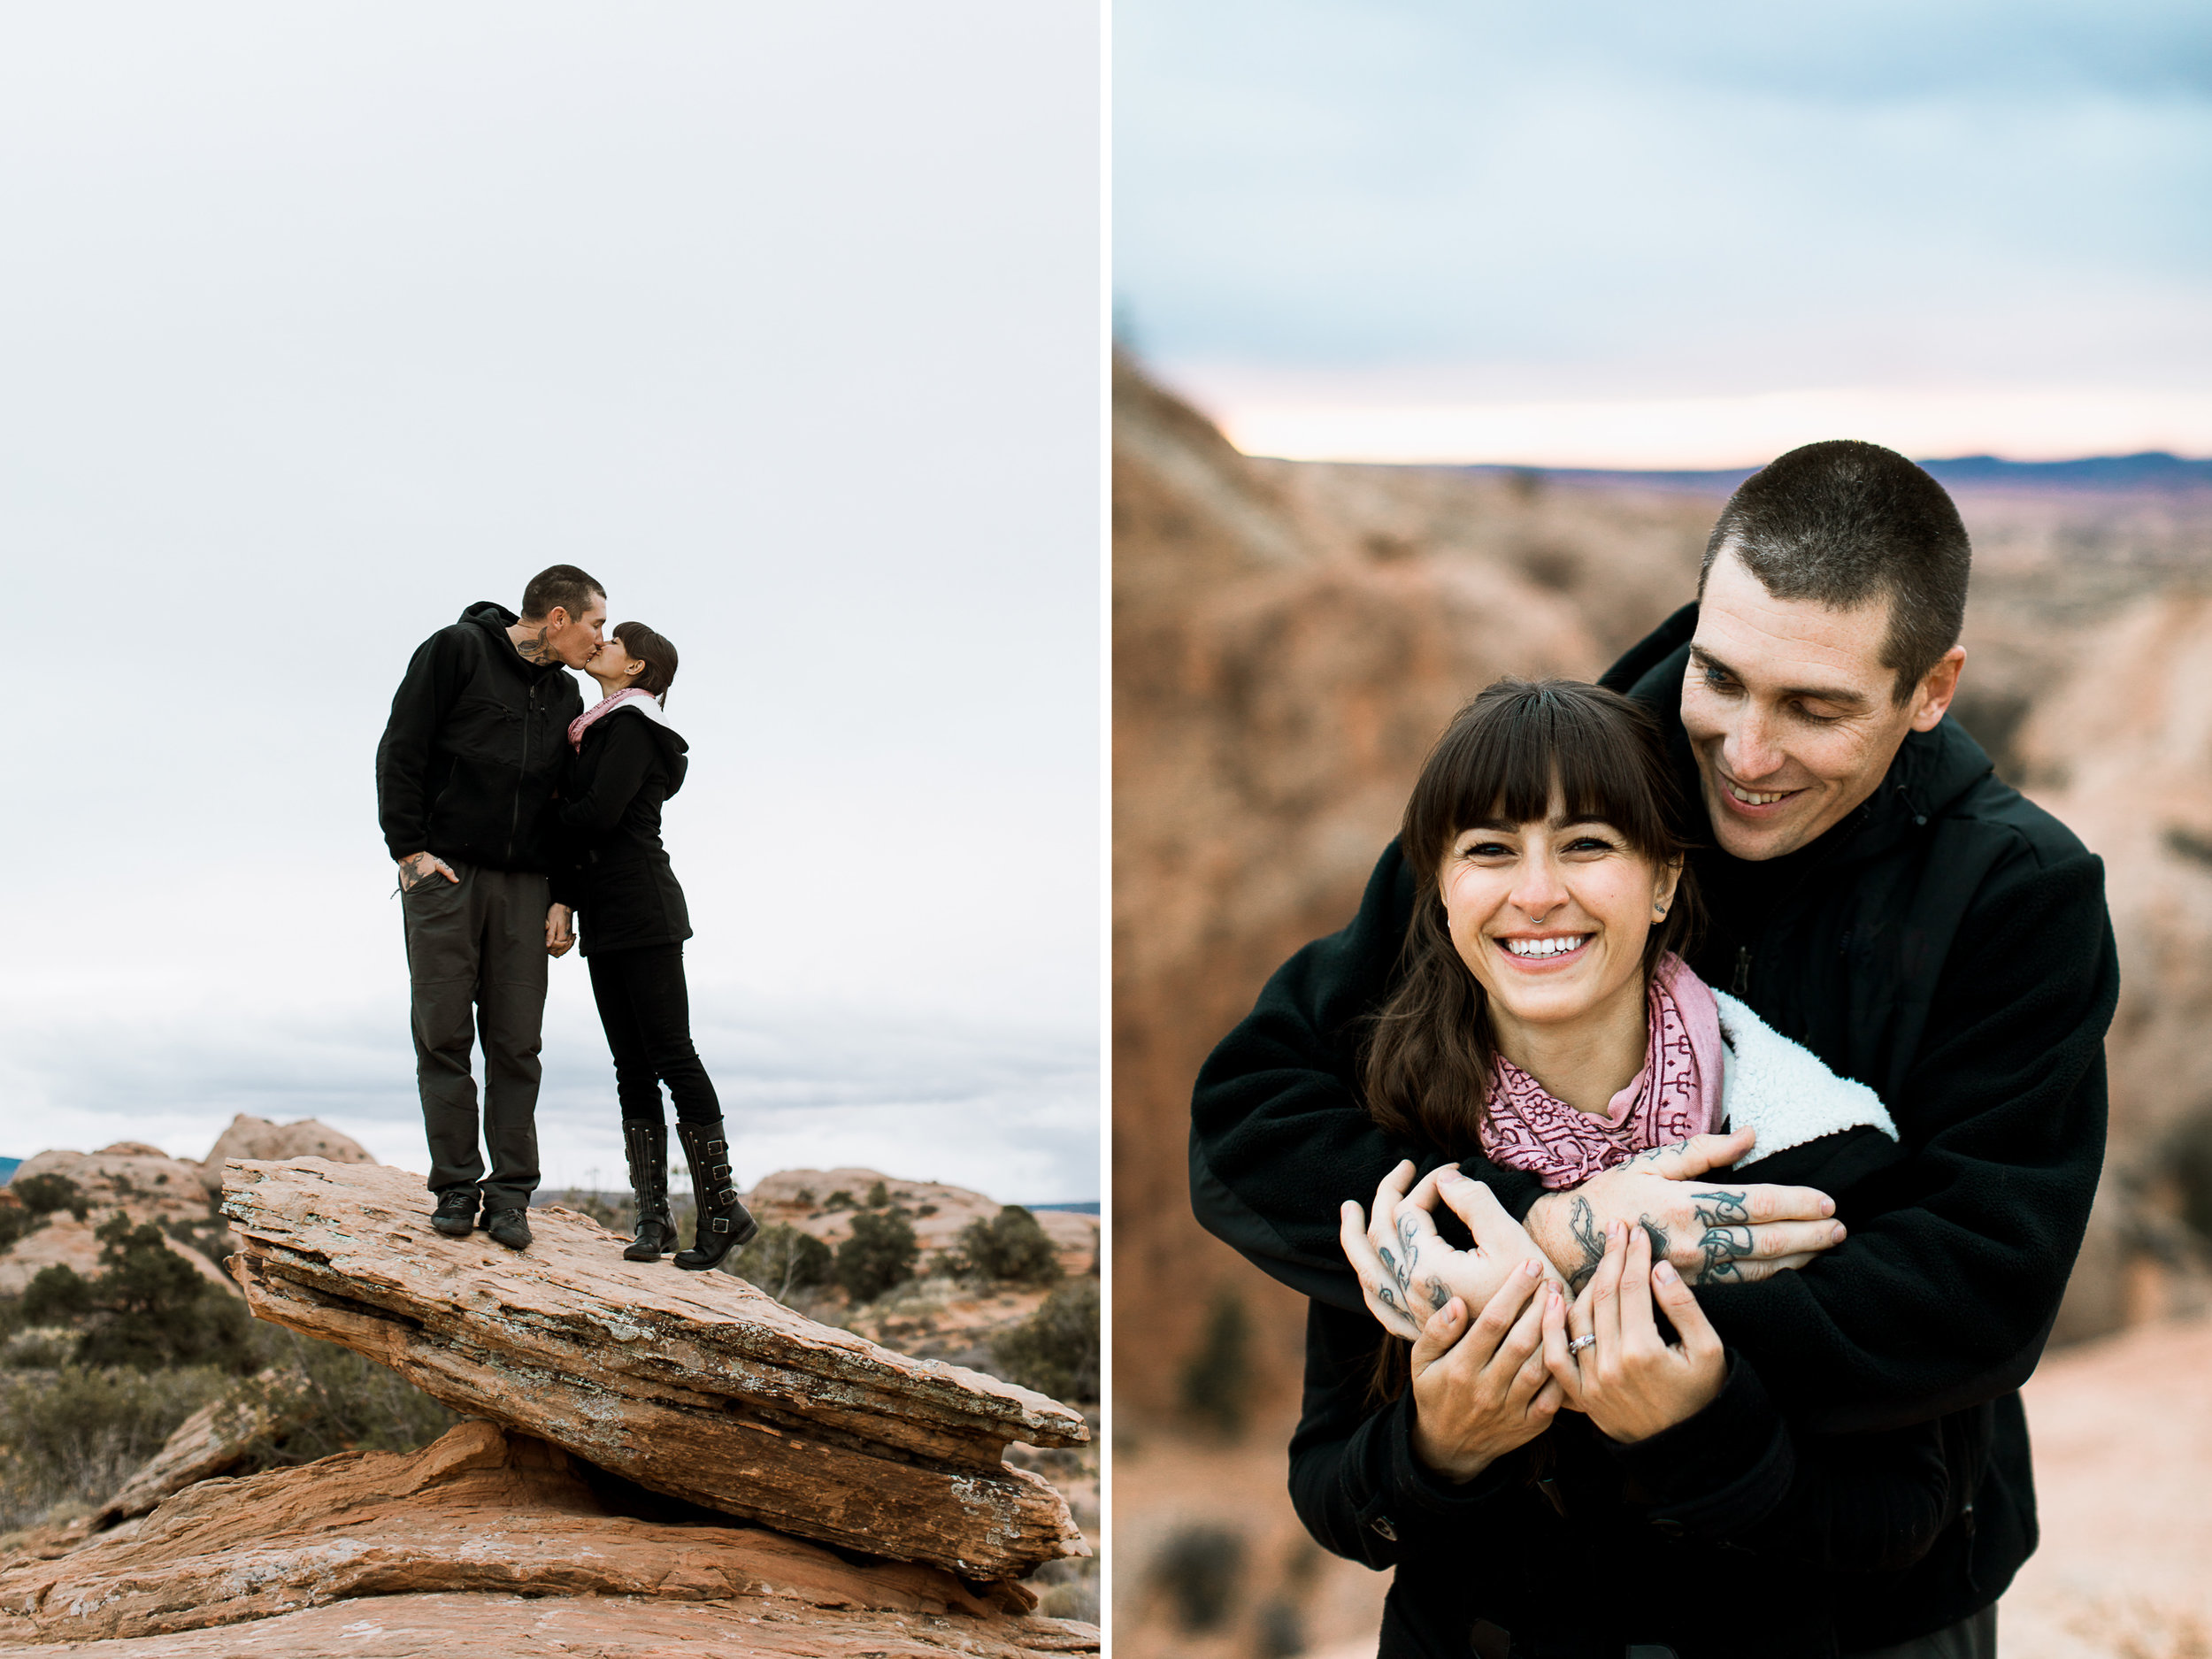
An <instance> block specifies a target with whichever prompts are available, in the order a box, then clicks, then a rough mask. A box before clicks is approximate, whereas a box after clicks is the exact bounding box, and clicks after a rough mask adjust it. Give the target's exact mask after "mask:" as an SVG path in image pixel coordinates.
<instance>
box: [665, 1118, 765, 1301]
mask: <svg viewBox="0 0 2212 1659" xmlns="http://www.w3.org/2000/svg"><path fill="white" fill-rule="evenodd" d="M676 1135H677V1138H678V1139H679V1140H680V1141H682V1142H683V1143H684V1158H685V1161H686V1162H687V1163H688V1164H690V1165H691V1194H692V1196H693V1198H694V1199H695V1200H696V1201H697V1202H698V1205H699V1236H698V1240H697V1241H696V1242H695V1243H694V1244H693V1245H692V1247H691V1248H689V1249H688V1250H679V1251H677V1252H676V1265H677V1266H679V1267H684V1268H689V1269H690V1270H691V1271H693V1272H702V1271H704V1270H706V1269H707V1268H710V1267H716V1266H719V1265H720V1263H721V1261H722V1258H723V1257H724V1256H727V1255H728V1254H729V1253H730V1252H731V1251H732V1250H734V1249H735V1248H737V1247H738V1246H739V1245H741V1244H743V1243H744V1242H745V1241H746V1240H748V1239H750V1238H751V1237H752V1236H753V1234H755V1233H758V1232H759V1231H760V1223H759V1222H757V1221H756V1220H754V1219H753V1215H752V1211H750V1210H747V1209H746V1208H745V1206H744V1204H743V1203H742V1202H740V1201H739V1199H738V1196H737V1188H736V1187H733V1186H732V1185H731V1184H730V1142H729V1139H728V1137H727V1136H726V1134H725V1133H724V1132H723V1128H722V1124H721V1121H720V1120H719V1119H717V1120H716V1121H715V1122H713V1123H710V1124H687V1123H684V1122H682V1121H679V1122H678V1123H677V1125H676Z"/></svg>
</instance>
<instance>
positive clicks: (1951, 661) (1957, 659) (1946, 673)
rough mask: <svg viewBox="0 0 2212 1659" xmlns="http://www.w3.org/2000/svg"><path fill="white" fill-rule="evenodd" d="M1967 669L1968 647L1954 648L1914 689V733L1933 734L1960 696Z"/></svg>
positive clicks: (1946, 653) (1943, 656)
mask: <svg viewBox="0 0 2212 1659" xmlns="http://www.w3.org/2000/svg"><path fill="white" fill-rule="evenodd" d="M1965 666H1966V647H1964V646H1963V645H1954V646H1953V647H1952V648H1951V649H1949V650H1947V651H1946V652H1944V653H1943V655H1942V657H1940V658H1939V660H1938V661H1937V663H1936V665H1935V666H1934V667H1933V668H1931V669H1930V670H1929V671H1928V672H1926V673H1925V674H1923V675H1922V676H1921V677H1920V684H1919V685H1918V686H1916V687H1914V688H1913V694H1912V695H1913V711H1912V729H1913V730H1914V731H1916V732H1932V731H1934V730H1935V728H1936V723H1937V722H1938V721H1939V720H1940V719H1942V718H1943V716H1944V712H1945V710H1947V709H1949V708H1950V706H1951V699H1952V698H1954V697H1955V696H1957V695H1959V671H1960V670H1961V669H1962V668H1964V667H1965Z"/></svg>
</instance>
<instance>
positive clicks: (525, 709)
mask: <svg viewBox="0 0 2212 1659" xmlns="http://www.w3.org/2000/svg"><path fill="white" fill-rule="evenodd" d="M537 707H538V688H537V687H535V686H533V687H530V695H529V696H528V697H527V698H526V699H525V700H524V702H523V705H522V757H521V759H519V760H518V761H517V762H516V763H515V805H514V810H513V811H512V812H511V813H510V814H509V815H508V818H507V866H508V868H509V869H512V868H513V867H514V862H515V841H516V838H517V837H518V836H519V835H520V834H521V833H522V779H523V774H524V773H525V772H528V771H529V769H530V717H531V716H532V715H533V714H534V713H535V712H537Z"/></svg>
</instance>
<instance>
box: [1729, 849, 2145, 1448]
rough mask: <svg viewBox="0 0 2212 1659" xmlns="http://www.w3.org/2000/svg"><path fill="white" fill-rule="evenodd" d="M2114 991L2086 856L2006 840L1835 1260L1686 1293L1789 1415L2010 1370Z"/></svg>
mask: <svg viewBox="0 0 2212 1659" xmlns="http://www.w3.org/2000/svg"><path fill="white" fill-rule="evenodd" d="M2118 995H2119V964H2118V956H2117V951H2116V947H2115V945H2114V943H2113V938H2112V926H2111V922H2110V920H2109V918H2108V917H2107V915H2106V913H2105V905H2104V868H2103V865H2102V864H2100V863H2099V862H2098V861H2097V859H2096V858H2094V857H2093V856H2091V855H2090V854H2088V853H2085V852H2077V853H2075V854H2074V855H2073V856H2068V857H2062V858H2058V859H2055V860H2052V861H2049V862H2046V861H2045V860H2044V859H2042V858H2040V857H2039V856H2035V855H2034V854H2032V852H2030V851H2029V850H2027V849H2022V851H2021V853H2020V855H2019V856H2017V857H2015V858H2013V859H2011V860H2009V861H2008V863H2007V864H2003V865H2001V866H2000V867H1999V868H1998V869H1997V870H1995V871H1994V872H1992V874H1991V875H1990V876H1989V878H1987V879H1986V880H1985V882H1984V884H1983V887H1982V889H1981V891H1980V892H1978V894H1977V895H1975V897H1974V900H1973V902H1972V903H1971V906H1970V910H1969V911H1968V914H1967V915H1966V917H1965V918H1963V919H1962V923H1961V925H1960V926H1959V928H1958V930H1957V933H1956V934H1955V937H1954V940H1953V943H1952V949H1951V954H1950V956H1949V958H1948V959H1947V962H1946V963H1945V964H1944V968H1943V972H1942V974H1941V977H1940V980H1939V989H1938V991H1937V994H1936V996H1935V999H1934V1001H1933V1002H1932V1004H1931V1007H1930V1010H1929V1015H1928V1019H1927V1023H1926V1025H1925V1028H1924V1032H1923V1034H1922V1038H1921V1041H1920V1042H1919V1045H1918V1047H1917V1049H1916V1056H1915V1058H1914V1060H1913V1063H1912V1064H1911V1065H1910V1067H1909V1071H1908V1072H1907V1075H1906V1081H1905V1084H1904V1086H1903V1087H1902V1089H1901V1091H1900V1092H1899V1093H1898V1094H1897V1095H1896V1097H1895V1098H1893V1099H1892V1100H1890V1101H1889V1102H1888V1104H1889V1107H1890V1110H1891V1113H1892V1115H1893V1117H1894V1118H1896V1120H1897V1122H1898V1124H1899V1125H1900V1127H1901V1131H1902V1132H1903V1133H1904V1136H1905V1144H1906V1147H1907V1148H1908V1150H1909V1153H1910V1156H1908V1157H1906V1158H1903V1159H1901V1160H1900V1161H1898V1162H1897V1163H1896V1164H1894V1165H1893V1166H1892V1167H1890V1168H1889V1169H1887V1170H1886V1171H1881V1172H1880V1173H1879V1174H1878V1175H1876V1176H1874V1177H1872V1178H1870V1179H1868V1180H1867V1181H1865V1182H1863V1183H1862V1184H1861V1185H1860V1187H1857V1188H1856V1189H1855V1190H1854V1191H1852V1192H1851V1193H1850V1194H1847V1195H1839V1205H1840V1206H1841V1208H1840V1209H1839V1215H1840V1216H1841V1218H1842V1219H1843V1220H1844V1221H1845V1222H1846V1223H1847V1225H1849V1227H1850V1229H1851V1236H1850V1239H1849V1240H1848V1241H1847V1243H1846V1244H1845V1245H1844V1246H1843V1247H1842V1248H1840V1249H1839V1250H1837V1251H1836V1252H1834V1253H1833V1254H1832V1255H1829V1256H1821V1257H1819V1258H1818V1259H1816V1260H1815V1261H1814V1262H1813V1263H1810V1264H1809V1265H1808V1266H1807V1267H1805V1268H1804V1269H1803V1270H1801V1271H1797V1272H1786V1273H1777V1274H1775V1275H1774V1276H1773V1277H1772V1278H1771V1279H1763V1280H1761V1281H1759V1282H1758V1283H1756V1284H1751V1285H1713V1286H1703V1287H1701V1288H1700V1290H1699V1292H1698V1300H1699V1302H1700V1303H1701V1305H1702V1306H1703V1308H1704V1310H1705V1311H1706V1314H1707V1317H1709V1318H1710V1319H1711V1320H1712V1322H1713V1325H1714V1328H1715V1329H1716V1330H1717V1331H1718V1332H1719V1333H1720V1334H1721V1337H1722V1340H1724V1341H1725V1342H1726V1343H1727V1344H1728V1345H1729V1346H1730V1347H1731V1348H1738V1349H1740V1351H1741V1352H1743V1353H1744V1354H1745V1355H1747V1356H1749V1357H1750V1358H1751V1359H1752V1360H1753V1361H1754V1362H1755V1363H1756V1364H1757V1365H1758V1367H1759V1371H1760V1374H1761V1376H1762V1377H1763V1379H1764V1380H1765V1382H1766V1384H1767V1386H1769V1387H1770V1388H1771V1389H1772V1390H1773V1391H1774V1393H1775V1394H1776V1396H1777V1397H1778V1398H1779V1399H1782V1400H1786V1401H1787V1402H1789V1404H1790V1409H1791V1411H1792V1413H1793V1415H1798V1414H1802V1415H1804V1416H1805V1417H1807V1418H1808V1419H1809V1421H1810V1422H1811V1424H1812V1425H1813V1426H1815V1427H1816V1428H1817V1429H1819V1430H1821V1431H1823V1432H1848V1431H1854V1430H1862V1429H1875V1428H1885V1427H1893V1426H1896V1425H1902V1424H1907V1423H1917V1422H1924V1421H1925V1420H1927V1419H1928V1418H1930V1417H1938V1416H1941V1415H1943V1414H1945V1413H1947V1412H1950V1411H1954V1410H1957V1409H1961V1408H1962V1407H1965V1406H1969V1405H1974V1404H1978V1403H1979V1402H1982V1401H1985V1400H1989V1399H1993V1398H1995V1397H1996V1396H1998V1395H2000V1394H2008V1393H2010V1392H2011V1391H2012V1390H2013V1389H2016V1388H2017V1387H2018V1386H2020V1385H2021V1384H2022V1383H2024V1382H2025V1381H2026V1380H2027V1378H2028V1375H2029V1373H2030V1372H2031V1371H2033V1370H2034V1369H2035V1364H2036V1361H2037V1360H2038V1359H2039V1357H2040V1356H2041V1354H2042V1350H2043V1340H2044V1338H2045V1337H2046V1336H2047V1335H2048V1333H2049V1332H2050V1327H2051V1322H2052V1320H2053V1319H2054V1318H2055V1317H2056V1315H2057V1311H2058V1304H2059V1298H2060V1296H2061V1295H2062V1294H2063V1292H2064V1290H2065V1288H2066V1278H2067V1274H2068V1273H2069V1271H2070V1270H2071V1268H2072V1266H2073V1262H2074V1256H2075V1252H2076V1251H2078V1249H2079V1248H2080V1247H2081V1239H2082V1233H2083V1231H2084V1229H2085V1227H2086V1226H2087V1225H2088V1217H2089V1205H2090V1201H2091V1200H2092V1199H2093V1198H2094V1197H2095V1195H2096V1190H2097V1177H2098V1172H2099V1171H2100V1170H2101V1167H2102V1165H2103V1160H2104V1133H2105V1072H2104V1033H2105V1028H2106V1026H2107V1025H2109V1024H2110V1022H2111V1018H2112V1010H2113V1006H2114V1003H2115V1002H2116V1000H2117V998H2118Z"/></svg>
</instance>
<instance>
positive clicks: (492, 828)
mask: <svg viewBox="0 0 2212 1659" xmlns="http://www.w3.org/2000/svg"><path fill="white" fill-rule="evenodd" d="M515 620H516V617H515V613H514V612H513V611H510V610H508V609H507V608H506V607H505V606H503V605H497V604H494V603H491V602H489V601H486V602H485V603H481V604H475V605H471V606H470V607H469V608H468V609H467V610H466V611H463V612H462V613H461V619H460V620H459V621H457V622H456V623H455V624H454V625H453V626H451V627H448V628H441V629H439V630H438V631H437V632H436V633H435V634H432V635H431V636H430V637H429V638H428V639H426V640H425V641H423V642H422V644H421V646H420V647H419V649H417V650H416V652H415V655H414V657H413V659H412V660H411V661H410V662H409V663H408V664H407V673H406V677H405V678H404V679H403V680H401V681H400V682H399V689H398V691H396V693H394V694H393V696H392V713H391V718H389V719H388V721H387V722H386V723H385V726H384V736H383V738H382V739H381V741H379V742H378V744H377V746H376V812H377V819H378V822H379V824H380V826H382V828H383V831H384V844H385V846H386V847H388V848H389V849H391V854H392V856H393V857H395V858H404V857H407V856H410V855H411V854H413V853H419V852H432V853H435V854H436V855H437V856H439V857H441V858H443V859H445V860H446V861H447V862H449V863H452V864H476V865H480V866H481V867H483V868H485V869H488V870H526V871H534V872H538V873H540V874H545V875H553V874H555V873H556V872H557V866H558V864H559V863H560V861H561V857H562V854H561V849H560V845H559V837H558V835H557V833H556V832H555V830H554V826H553V821H552V820H553V814H552V811H551V803H552V799H553V791H554V788H555V787H556V785H557V784H558V783H559V781H560V778H561V772H562V766H563V764H564V762H565V758H566V757H567V755H568V752H569V749H568V726H569V722H570V721H572V720H573V719H574V718H576V717H577V716H578V715H580V714H581V713H582V712H583V711H584V703H583V699H582V697H580V695H577V690H576V682H575V681H574V680H571V679H570V678H569V677H568V675H567V674H566V673H565V672H563V670H562V669H561V666H560V664H552V665H550V666H549V667H535V666H533V665H532V664H528V663H526V662H524V661H523V660H522V658H521V657H518V655H516V653H515V647H514V641H512V640H511V639H509V638H508V637H507V630H508V628H509V627H510V626H511V625H512V624H513V623H514V622H515ZM554 896H555V897H557V898H560V897H564V896H565V895H562V894H561V893H559V892H558V891H556V893H555V895H554Z"/></svg>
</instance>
